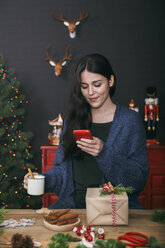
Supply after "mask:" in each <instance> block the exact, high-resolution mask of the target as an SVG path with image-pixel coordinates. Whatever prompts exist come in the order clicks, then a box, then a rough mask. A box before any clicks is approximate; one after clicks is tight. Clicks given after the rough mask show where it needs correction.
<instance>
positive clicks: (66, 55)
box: [60, 46, 72, 63]
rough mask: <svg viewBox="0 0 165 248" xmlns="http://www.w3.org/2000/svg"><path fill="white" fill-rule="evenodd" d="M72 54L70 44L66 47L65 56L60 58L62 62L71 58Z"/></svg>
mask: <svg viewBox="0 0 165 248" xmlns="http://www.w3.org/2000/svg"><path fill="white" fill-rule="evenodd" d="M71 56H72V54H70V55H69V46H66V47H65V57H64V58H63V59H61V60H60V63H62V62H64V61H66V60H71Z"/></svg>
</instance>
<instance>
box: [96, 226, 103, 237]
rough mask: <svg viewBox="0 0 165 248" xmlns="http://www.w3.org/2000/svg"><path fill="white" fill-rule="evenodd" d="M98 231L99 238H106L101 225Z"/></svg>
mask: <svg viewBox="0 0 165 248" xmlns="http://www.w3.org/2000/svg"><path fill="white" fill-rule="evenodd" d="M97 232H98V239H104V238H105V235H104V229H103V228H101V227H100V228H99V229H98V231H97Z"/></svg>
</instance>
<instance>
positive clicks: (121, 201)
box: [86, 188, 128, 225]
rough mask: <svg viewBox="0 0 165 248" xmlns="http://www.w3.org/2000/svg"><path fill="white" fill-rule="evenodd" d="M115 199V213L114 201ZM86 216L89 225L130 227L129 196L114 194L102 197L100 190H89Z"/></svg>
mask: <svg viewBox="0 0 165 248" xmlns="http://www.w3.org/2000/svg"><path fill="white" fill-rule="evenodd" d="M113 197H115V213H114V211H113V210H114V207H113V208H112V205H113V204H114V200H113V199H112V198H113ZM86 216H87V224H88V225H114V218H115V224H116V225H128V196H127V193H126V192H124V193H123V194H122V195H117V194H113V196H112V194H111V195H102V196H100V188H88V189H87V194H86Z"/></svg>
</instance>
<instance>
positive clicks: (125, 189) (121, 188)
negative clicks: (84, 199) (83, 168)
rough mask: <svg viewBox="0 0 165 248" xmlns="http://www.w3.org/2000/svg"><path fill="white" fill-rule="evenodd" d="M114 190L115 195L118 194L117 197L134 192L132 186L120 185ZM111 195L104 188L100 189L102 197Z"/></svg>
mask: <svg viewBox="0 0 165 248" xmlns="http://www.w3.org/2000/svg"><path fill="white" fill-rule="evenodd" d="M114 189H115V192H114V194H116V195H122V194H123V192H127V193H130V194H132V192H133V191H134V188H133V187H131V186H128V187H124V186H123V184H119V185H117V186H115V187H114ZM110 194H111V193H110V192H107V191H105V190H103V188H102V187H100V196H102V195H110Z"/></svg>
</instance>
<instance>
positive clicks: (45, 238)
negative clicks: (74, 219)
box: [0, 209, 165, 248]
mask: <svg viewBox="0 0 165 248" xmlns="http://www.w3.org/2000/svg"><path fill="white" fill-rule="evenodd" d="M73 211H76V212H78V214H79V217H80V219H81V224H84V225H86V210H85V209H75V210H73ZM152 212H153V210H129V224H128V225H127V226H95V230H96V231H97V229H98V228H99V227H103V228H104V230H105V239H109V238H115V239H116V238H117V237H118V236H120V235H122V234H124V233H126V232H130V231H133V232H140V233H143V234H145V235H147V236H148V237H150V236H151V235H153V236H155V237H156V238H157V240H158V241H159V243H160V244H161V245H162V244H165V224H160V223H157V222H153V221H151V214H152ZM44 215H45V214H43V213H42V214H40V213H37V212H36V210H30V209H28V210H25V209H11V210H9V213H8V214H7V215H6V216H5V218H4V219H10V218H13V219H15V220H17V221H19V219H21V218H31V219H32V218H35V225H34V226H28V227H16V228H4V232H3V233H2V234H1V235H0V244H1V245H0V247H4V248H5V247H7V246H5V245H4V246H2V243H7V242H10V241H11V237H12V236H13V234H15V233H21V234H23V235H30V236H31V237H32V238H33V239H36V240H37V241H39V242H41V243H42V247H43V248H46V247H47V243H48V242H49V240H50V238H51V236H52V235H53V234H55V231H51V230H48V229H47V228H46V227H45V226H44V223H43V221H44ZM69 233H70V234H71V235H72V236H76V234H75V233H74V232H72V231H71V232H69ZM74 245H75V244H74ZM71 247H74V246H73V245H71Z"/></svg>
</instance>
